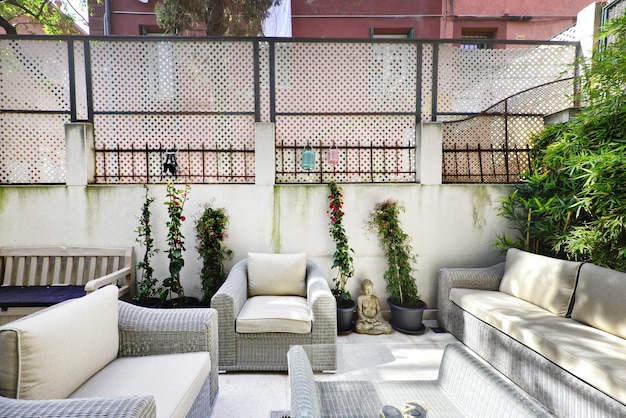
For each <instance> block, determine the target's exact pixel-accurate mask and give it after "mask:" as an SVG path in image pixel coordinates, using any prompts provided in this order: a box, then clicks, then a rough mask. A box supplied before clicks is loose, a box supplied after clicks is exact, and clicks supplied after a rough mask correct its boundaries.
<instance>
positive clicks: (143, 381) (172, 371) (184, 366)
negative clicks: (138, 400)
mask: <svg viewBox="0 0 626 418" xmlns="http://www.w3.org/2000/svg"><path fill="white" fill-rule="evenodd" d="M210 371H211V357H210V354H209V353H208V352H204V351H202V352H197V353H183V354H168V355H158V356H143V357H121V358H118V359H117V360H115V361H113V362H112V363H111V364H109V365H108V366H107V367H105V368H104V369H102V370H101V371H100V372H98V373H97V374H96V375H94V376H93V377H92V378H91V379H89V380H88V381H87V382H85V384H84V385H83V386H81V387H80V388H78V389H77V390H76V391H75V392H74V393H72V394H71V395H70V398H95V397H100V396H129V395H152V396H153V397H154V400H155V402H156V410H157V417H163V418H165V417H184V416H186V415H187V412H189V409H190V408H191V406H192V405H193V402H194V400H195V399H196V397H197V396H198V393H200V389H201V388H202V385H203V384H204V381H205V380H206V379H207V376H208V375H209V372H210Z"/></svg>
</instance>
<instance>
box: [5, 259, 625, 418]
mask: <svg viewBox="0 0 626 418" xmlns="http://www.w3.org/2000/svg"><path fill="white" fill-rule="evenodd" d="M438 279H439V298H440V299H439V318H438V319H439V325H440V326H442V327H445V328H446V329H448V330H449V331H450V332H451V333H452V334H453V335H454V336H456V337H457V338H458V339H459V340H460V341H461V342H462V343H463V344H460V343H456V344H450V345H448V346H447V347H446V349H445V351H444V355H443V360H442V362H441V366H440V368H439V377H438V379H436V380H411V376H407V380H402V381H382V382H371V381H334V382H328V381H316V380H315V379H314V374H313V373H314V371H327V370H334V369H336V367H337V356H336V351H335V348H336V346H335V343H336V338H337V337H336V328H335V326H336V305H335V300H334V297H333V296H332V293H331V291H330V288H329V286H328V282H327V280H326V278H325V277H324V275H323V273H322V271H321V270H320V268H319V267H318V266H317V265H316V264H315V263H313V262H312V261H311V260H307V259H306V256H305V254H260V253H250V254H249V255H248V257H247V258H246V259H245V260H243V261H240V262H239V263H237V264H236V265H235V266H234V267H233V268H232V270H231V271H230V273H229V276H228V278H227V280H226V282H225V284H224V285H223V286H222V287H221V288H220V289H219V291H218V292H217V293H216V294H215V296H214V297H213V299H212V308H193V309H151V308H143V307H139V306H135V305H132V304H130V303H127V302H124V301H121V300H119V299H118V296H119V288H118V287H117V286H113V285H109V286H105V287H103V288H101V289H98V290H96V291H94V292H92V293H89V294H87V295H86V296H83V297H80V298H76V299H71V300H68V301H65V302H61V303H59V304H56V305H54V306H52V307H49V308H46V309H44V310H41V311H38V312H35V313H33V314H31V315H29V316H26V317H24V318H20V319H18V320H15V321H12V322H10V323H8V324H5V325H2V326H0V411H1V413H2V415H3V416H5V415H6V416H12V417H39V416H41V417H45V416H59V417H71V416H85V417H86V416H99V417H155V416H156V417H185V416H187V417H195V416H198V417H199V416H202V417H207V416H210V415H211V410H212V408H213V405H214V403H215V402H216V399H217V394H218V370H227V371H233V370H251V371H253V370H263V371H267V370H269V371H272V370H284V371H288V373H289V378H290V393H291V417H292V418H296V417H319V416H344V413H348V412H347V411H350V413H349V414H350V416H364V417H365V416H376V415H372V414H376V413H377V412H378V411H379V410H380V407H381V405H384V404H392V405H394V404H395V405H402V402H407V401H410V400H413V399H422V400H424V401H426V402H427V405H428V407H429V416H433V417H436V416H441V414H443V415H444V416H481V417H501V416H507V417H552V416H558V417H609V416H611V417H613V416H615V417H617V416H626V406H625V405H624V403H625V402H626V382H625V380H626V364H625V362H624V361H623V353H624V352H626V343H625V342H624V338H625V337H626V319H625V318H626V306H625V305H624V304H623V303H622V302H621V299H622V295H623V294H624V293H626V273H620V272H617V271H614V270H609V269H605V268H602V267H598V266H595V265H593V264H589V263H578V262H573V261H565V260H558V259H554V258H550V257H545V256H541V255H537V254H531V253H527V252H524V251H520V250H517V249H510V250H509V251H508V253H507V256H506V261H505V262H504V263H501V264H498V265H496V266H493V267H487V268H447V269H441V270H440V272H439V278H438ZM218 347H219V348H218ZM329 393H330V394H332V397H330V398H329ZM337 394H340V401H339V402H337V401H336V399H337V396H338V395H337ZM329 399H334V400H332V401H331V400H329ZM356 406H358V408H360V409H358V408H357V412H354V408H355V407H356ZM344 408H345V409H344ZM502 414H504V415H502ZM346 416H347V415H346Z"/></svg>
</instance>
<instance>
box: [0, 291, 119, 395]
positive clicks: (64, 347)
mask: <svg viewBox="0 0 626 418" xmlns="http://www.w3.org/2000/svg"><path fill="white" fill-rule="evenodd" d="M117 315H118V302H117V287H116V286H106V287H104V288H102V289H100V290H97V291H95V292H93V293H90V294H88V295H87V296H84V297H82V298H79V299H73V300H71V301H69V302H66V303H62V304H59V305H55V306H53V307H51V308H49V309H47V310H44V311H40V312H38V313H35V314H33V315H30V316H27V317H24V318H22V319H20V320H17V321H14V322H10V323H8V324H6V325H4V326H2V327H0V395H2V396H6V397H10V398H17V399H58V398H66V397H67V396H68V395H69V394H70V393H72V392H74V391H75V390H76V388H78V387H79V386H80V385H82V384H83V382H85V381H86V380H87V379H89V378H90V377H91V376H92V375H93V374H95V373H96V372H97V371H98V370H100V369H102V368H103V367H104V366H106V365H107V364H109V363H110V362H111V361H113V360H114V359H115V358H116V357H117V351H118V346H119V344H118V341H119V337H118V331H117Z"/></svg>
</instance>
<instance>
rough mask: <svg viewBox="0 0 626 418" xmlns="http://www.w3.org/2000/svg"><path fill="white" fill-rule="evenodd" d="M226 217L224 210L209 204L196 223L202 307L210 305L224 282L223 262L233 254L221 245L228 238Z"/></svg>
mask: <svg viewBox="0 0 626 418" xmlns="http://www.w3.org/2000/svg"><path fill="white" fill-rule="evenodd" d="M227 226H228V215H227V214H226V210H225V209H224V208H217V209H216V208H213V207H211V205H210V204H207V205H206V206H205V207H204V212H203V213H202V216H201V217H200V219H198V221H197V222H196V232H197V235H196V237H197V238H198V247H197V248H198V253H200V259H201V260H202V270H201V272H200V281H201V282H202V300H201V301H200V303H201V304H203V305H207V306H208V305H210V303H211V298H212V297H213V295H214V294H215V292H217V290H218V289H219V288H220V286H221V285H222V284H223V283H224V281H225V280H226V272H225V270H224V260H226V259H230V258H232V255H233V252H232V251H231V250H230V249H228V248H226V247H225V246H224V244H223V241H224V239H225V238H226V237H227V236H228V235H227V232H226V228H227Z"/></svg>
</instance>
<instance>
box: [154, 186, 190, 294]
mask: <svg viewBox="0 0 626 418" xmlns="http://www.w3.org/2000/svg"><path fill="white" fill-rule="evenodd" d="M190 189H191V186H189V185H188V184H187V185H185V188H184V189H177V188H176V187H175V186H174V184H173V183H172V182H168V183H167V189H166V190H167V200H166V201H165V205H166V206H167V213H168V215H169V221H167V222H166V223H165V225H166V226H167V229H168V232H167V237H166V240H167V245H168V250H167V258H168V259H169V260H170V265H169V273H170V275H169V276H168V277H166V278H165V279H164V280H163V289H162V290H161V300H162V301H165V300H167V299H168V296H169V297H170V298H171V297H172V293H176V294H177V295H178V298H179V301H180V303H181V304H184V303H185V291H184V289H183V286H182V284H181V282H180V271H181V270H182V268H183V266H184V265H185V260H184V259H183V252H184V251H185V241H184V240H185V237H184V236H183V234H182V232H181V228H182V223H183V222H184V221H185V217H184V216H183V209H184V207H185V202H186V201H187V199H188V196H187V195H188V193H189V190H190Z"/></svg>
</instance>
